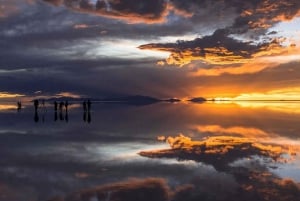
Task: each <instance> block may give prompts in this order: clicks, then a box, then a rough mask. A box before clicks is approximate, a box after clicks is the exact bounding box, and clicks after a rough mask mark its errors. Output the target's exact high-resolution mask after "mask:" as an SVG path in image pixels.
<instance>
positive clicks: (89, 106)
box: [87, 99, 92, 111]
mask: <svg viewBox="0 0 300 201" xmlns="http://www.w3.org/2000/svg"><path fill="white" fill-rule="evenodd" d="M91 105H92V103H91V100H90V99H88V101H87V109H88V111H90V110H91Z"/></svg>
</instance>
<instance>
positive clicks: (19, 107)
mask: <svg viewBox="0 0 300 201" xmlns="http://www.w3.org/2000/svg"><path fill="white" fill-rule="evenodd" d="M17 109H18V112H20V110H21V109H22V103H21V101H18V102H17Z"/></svg>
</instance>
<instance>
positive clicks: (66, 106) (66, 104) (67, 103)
mask: <svg viewBox="0 0 300 201" xmlns="http://www.w3.org/2000/svg"><path fill="white" fill-rule="evenodd" d="M68 106H69V102H68V101H67V100H66V102H65V108H66V112H67V111H68Z"/></svg>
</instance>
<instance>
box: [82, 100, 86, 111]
mask: <svg viewBox="0 0 300 201" xmlns="http://www.w3.org/2000/svg"><path fill="white" fill-rule="evenodd" d="M82 106H83V111H86V101H83V103H82Z"/></svg>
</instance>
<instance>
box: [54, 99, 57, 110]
mask: <svg viewBox="0 0 300 201" xmlns="http://www.w3.org/2000/svg"><path fill="white" fill-rule="evenodd" d="M54 111H57V102H56V101H54Z"/></svg>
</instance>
